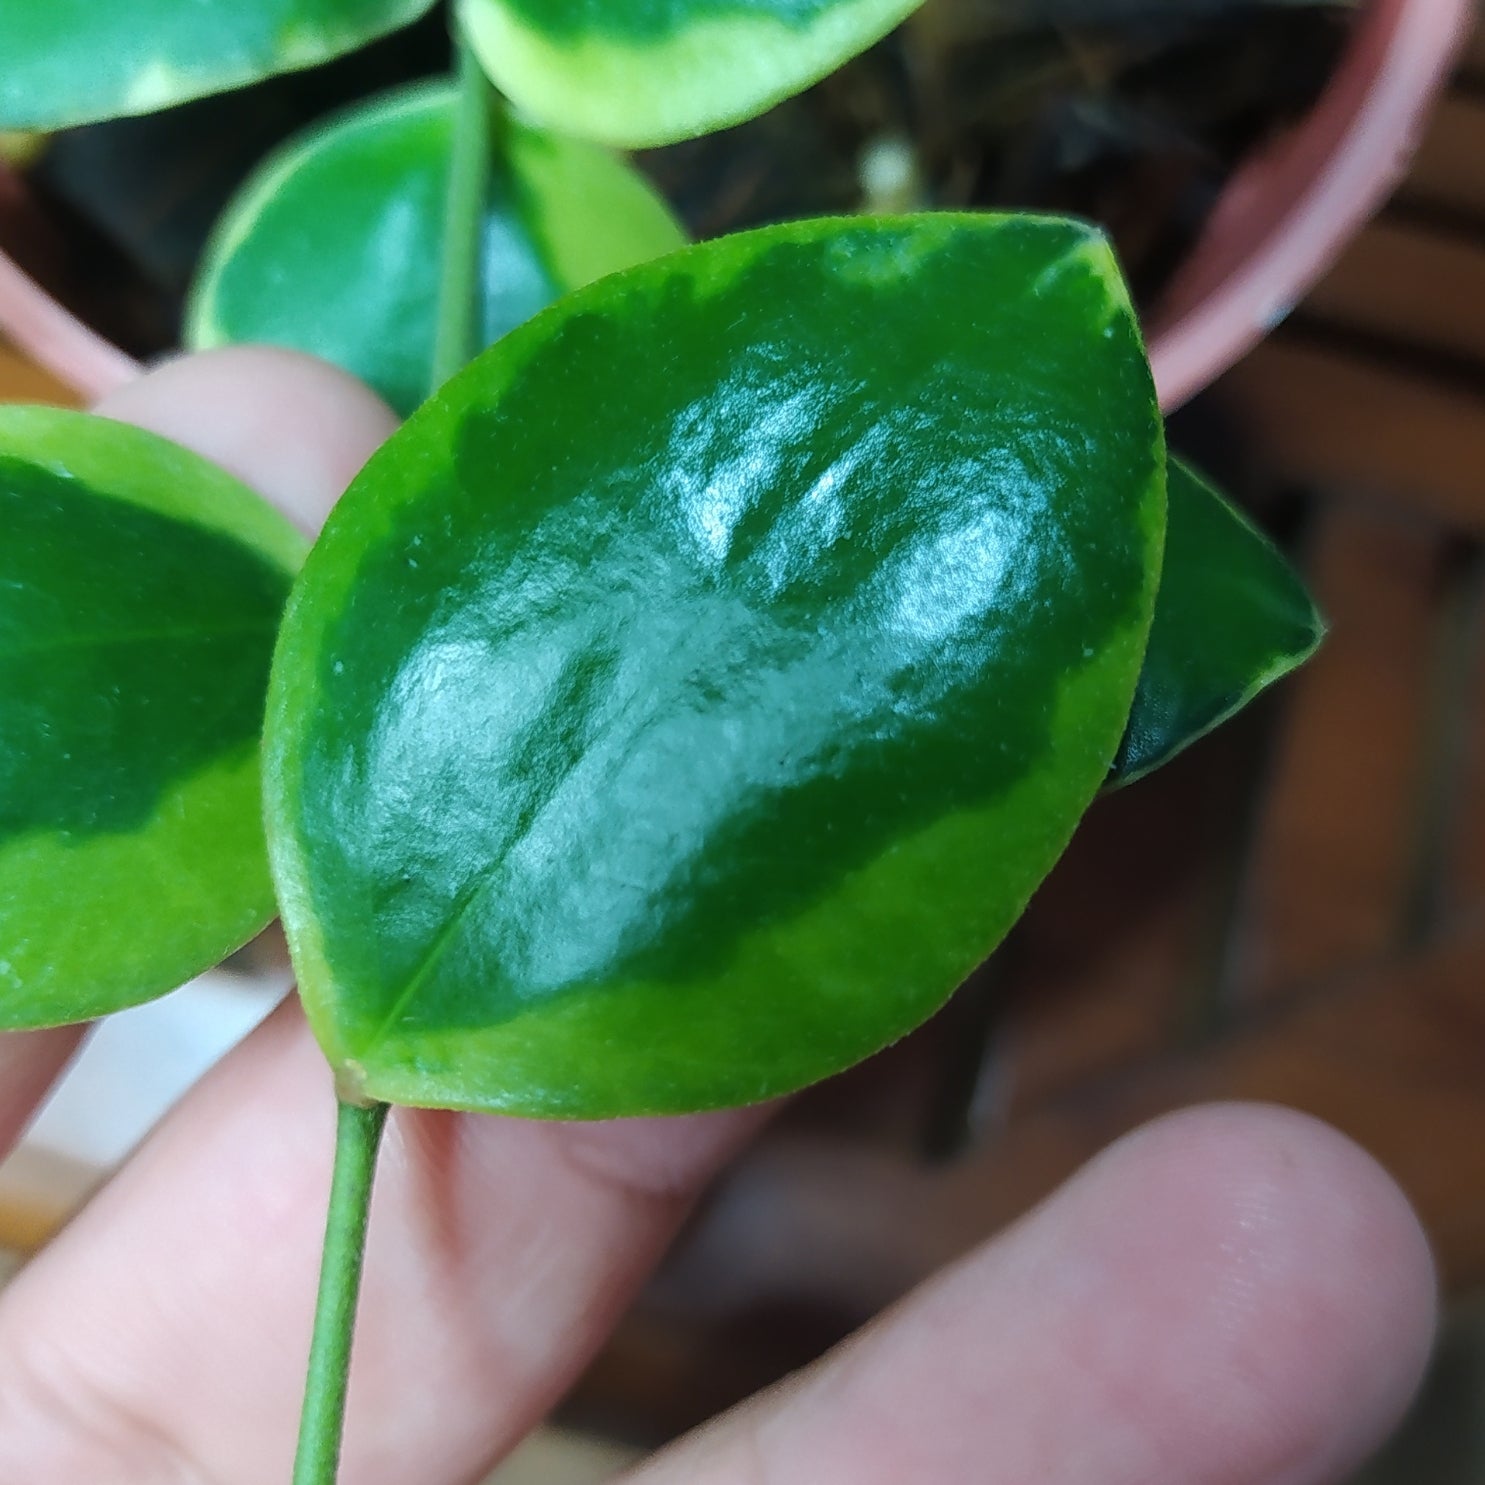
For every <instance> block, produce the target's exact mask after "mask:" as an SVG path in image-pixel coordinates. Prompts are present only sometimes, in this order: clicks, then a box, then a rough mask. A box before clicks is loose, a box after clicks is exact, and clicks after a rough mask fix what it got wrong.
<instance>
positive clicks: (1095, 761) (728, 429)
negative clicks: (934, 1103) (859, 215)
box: [265, 213, 1164, 1117]
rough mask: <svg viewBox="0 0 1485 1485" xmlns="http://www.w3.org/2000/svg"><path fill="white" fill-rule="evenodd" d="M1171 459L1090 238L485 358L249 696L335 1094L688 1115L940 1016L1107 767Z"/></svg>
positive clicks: (313, 559) (835, 283)
mask: <svg viewBox="0 0 1485 1485" xmlns="http://www.w3.org/2000/svg"><path fill="white" fill-rule="evenodd" d="M1163 463H1164V460H1163V441H1162V430H1161V425H1160V419H1159V416H1158V413H1157V411H1156V407H1155V401H1154V392H1153V387H1152V384H1151V381H1150V375H1149V369H1148V367H1147V366H1146V364H1145V361H1144V356H1143V352H1142V349H1141V345H1140V340H1139V334H1138V331H1137V329H1136V327H1135V322H1134V318H1133V314H1132V311H1131V309H1130V305H1129V300H1128V296H1127V293H1126V290H1125V288H1124V285H1123V283H1122V282H1121V280H1120V278H1119V275H1118V271H1117V269H1116V267H1115V264H1114V260H1113V257H1112V254H1111V252H1110V250H1109V248H1108V245H1107V243H1106V242H1105V241H1104V240H1103V238H1102V237H1101V236H1099V235H1098V234H1097V233H1096V232H1094V231H1093V230H1092V229H1090V228H1087V227H1084V226H1082V225H1079V224H1076V223H1071V222H1066V221H1059V220H1052V219H1036V218H1011V217H994V216H988V215H986V216H981V215H957V214H948V213H945V214H931V215H926V216H921V217H905V218H898V219H891V218H882V219H876V220H866V219H856V220H835V221H813V222H801V223H795V224H792V225H788V226H783V227H774V228H768V229H765V230H763V231H759V232H753V233H748V234H745V235H741V236H737V237H731V238H723V239H720V240H718V241H715V242H710V243H706V244H703V245H701V246H698V247H694V248H690V249H687V250H685V251H683V252H680V253H676V254H673V255H671V256H670V257H668V258H665V259H662V260H660V261H659V262H656V263H651V264H646V265H643V266H641V267H638V268H634V269H631V270H629V271H628V272H626V273H622V274H617V275H614V276H612V277H610V278H607V279H603V280H601V281H600V282H598V283H596V284H593V285H590V286H589V287H588V288H586V289H582V290H579V291H578V292H577V293H575V294H572V295H570V296H568V297H567V298H565V299H563V300H561V301H559V302H558V303H557V304H556V305H554V306H553V307H552V308H550V309H548V310H546V311H544V312H543V313H542V314H540V315H538V316H537V317H536V318H535V319H534V320H531V321H529V322H528V323H527V324H525V325H523V326H522V327H521V328H519V329H517V330H515V331H513V332H512V333H511V334H510V335H508V336H507V337H506V338H505V339H504V340H502V341H501V342H500V343H499V344H498V345H497V346H495V347H494V348H493V349H491V350H489V351H487V352H486V353H485V354H484V355H483V356H481V357H480V358H478V359H477V360H476V361H475V362H473V363H472V365H471V366H470V367H469V368H468V369H467V370H466V371H465V372H463V373H461V374H460V375H459V376H457V377H455V378H454V380H453V381H452V382H450V383H449V384H448V385H447V386H446V387H445V388H444V389H443V390H442V391H441V392H440V393H439V394H438V395H437V396H436V397H435V398H433V399H432V400H431V401H430V402H428V403H427V404H425V405H424V406H423V407H422V408H421V409H420V410H419V411H418V412H417V413H415V414H414V415H413V417H412V419H411V420H410V421H409V422H408V423H407V425H406V426H405V427H404V428H403V429H402V430H401V431H400V432H399V433H397V434H396V435H394V437H393V438H392V439H391V440H390V441H389V442H388V443H387V444H386V445H385V446H384V447H383V448H382V449H381V450H380V451H379V452H378V453H377V454H376V455H375V456H374V457H373V458H372V460H371V462H370V463H369V464H368V465H367V467H366V469H365V470H364V471H363V473H362V474H361V475H360V476H359V477H358V479H357V480H356V481H355V482H354V484H353V485H352V487H351V489H350V492H349V493H348V494H347V495H346V496H345V498H344V499H343V500H342V501H341V503H340V504H339V506H338V507H337V508H336V510H335V512H334V513H333V514H332V516H331V518H330V522H329V525H328V526H327V528H326V530H325V533H324V536H323V537H322V538H321V540H320V542H319V543H318V544H317V545H316V547H315V550H314V552H313V553H312V554H311V556H310V558H309V561H308V563H307V564H306V567H305V570H304V573H303V575H302V577H301V580H300V582H299V583H298V584H297V585H296V588H295V592H294V595H293V597H292V598H291V600H290V604H289V609H288V612H287V614H286V616H285V623H284V630H283V633H282V637H281V640H280V646H279V650H278V654H277V657H276V659H275V663H274V676H273V681H272V684H271V687H270V699H269V712H268V724H267V733H266V753H265V795H266V801H267V814H268V821H269V841H270V853H271V856H272V859H273V863H274V876H275V881H276V883H277V885H278V888H279V899H280V903H281V906H282V908H283V913H284V918H285V923H286V926H287V928H288V931H289V935H290V941H291V944H292V947H293V952H294V956H295V963H296V966H297V969H298V973H299V977H300V988H301V993H302V996H303V999H304V1003H305V1006H306V1008H307V1010H308V1013H309V1016H310V1019H311V1022H312V1024H313V1026H314V1028H315V1031H316V1033H317V1035H318V1037H319V1039H320V1041H321V1044H322V1046H323V1047H324V1048H325V1051H326V1053H327V1055H328V1057H329V1059H330V1061H331V1063H332V1065H333V1066H334V1067H335V1068H336V1069H337V1071H338V1073H339V1075H340V1077H341V1079H342V1082H343V1085H344V1086H346V1087H348V1088H350V1089H353V1090H359V1091H360V1092H361V1093H362V1094H364V1095H367V1096H370V1097H375V1098H378V1099H384V1100H390V1101H395V1102H406V1103H414V1104H429V1105H443V1106H452V1107H460V1108H480V1109H499V1110H505V1111H508V1112H514V1113H522V1114H537V1115H551V1116H573V1117H579V1116H581V1117H597V1116H603V1115H618V1114H634V1113H641V1112H676V1111H680V1110H685V1109H692V1108H700V1107H708V1106H716V1105H724V1104H730V1103H738V1102H745V1101H748V1100H753V1099H761V1098H766V1097H768V1096H770V1095H772V1094H776V1093H780V1092H782V1091H784V1090H786V1089H790V1088H795V1087H798V1086H800V1085H802V1084H804V1083H806V1082H809V1081H810V1080H812V1079H815V1078H819V1077H822V1076H824V1075H825V1074H826V1073H829V1072H831V1071H834V1070H835V1069H837V1068H840V1067H842V1066H844V1065H846V1064H848V1063H850V1062H852V1061H854V1060H855V1059H858V1058H860V1057H862V1056H864V1055H866V1054H867V1053H869V1052H871V1051H872V1050H874V1049H875V1048H877V1047H880V1046H881V1045H883V1044H884V1043H885V1042H887V1041H890V1040H891V1039H892V1038H894V1037H896V1036H898V1035H900V1034H901V1033H902V1032H904V1031H906V1030H907V1029H908V1028H909V1027H911V1026H913V1025H914V1024H916V1023H917V1022H918V1021H920V1020H922V1019H923V1018H924V1017H925V1016H927V1015H928V1014H929V1013H930V1012H931V1011H932V1010H933V1009H934V1008H935V1007H936V1006H937V1005H939V1004H940V1003H941V1002H942V1001H943V1000H944V999H945V997H946V996H947V995H948V994H949V993H950V991H951V990H952V989H953V988H954V986H955V985H956V984H957V983H958V982H959V980H960V979H961V978H962V977H963V975H964V974H965V973H966V972H967V971H968V970H969V969H970V968H971V967H972V966H973V965H974V964H975V963H977V962H978V961H979V959H980V958H981V957H982V956H983V955H984V954H986V953H987V952H988V951H989V950H990V949H991V948H992V947H993V945H994V944H995V943H996V941H997V940H998V939H999V938H1000V937H1001V935H1002V934H1003V933H1004V932H1005V930H1006V929H1007V927H1008V926H1009V925H1010V923H1011V922H1012V921H1013V920H1014V919H1015V917H1016V916H1017V914H1018V913H1019V912H1020V911H1021V909H1022V907H1023V906H1024V904H1025V902H1026V900H1027V897H1028V896H1029V894H1030V893H1031V891H1032V889H1033V888H1034V887H1035V885H1036V883H1037V882H1038V881H1039V880H1040V878H1041V877H1042V875H1043V874H1044V873H1045V872H1046V871H1047V869H1048V868H1049V867H1050V866H1051V864H1052V862H1053V861H1054V860H1055V859H1056V857H1057V856H1058V854H1059V853H1060V852H1061V850H1062V848H1063V846H1064V845H1065V844H1066V842H1067V839H1068V837H1069V835H1070V833H1071V831H1072V829H1073V827H1074V825H1075V824H1076V822H1077V820H1078V818H1079V816H1080V815H1081V814H1082V812H1083V810H1084V808H1085V807H1086V806H1087V804H1088V802H1089V801H1090V800H1091V799H1092V797H1093V795H1094V794H1095V792H1096V791H1097V789H1098V786H1099V784H1100V783H1101V781H1102V779H1103V777H1104V775H1105V773H1106V772H1107V769H1108V765H1109V762H1110V760H1111V759H1112V758H1113V756H1114V750H1115V748H1116V747H1117V746H1118V741H1119V737H1120V734H1121V732H1122V730H1123V726H1124V721H1125V718H1126V717H1127V716H1128V712H1129V705H1130V700H1131V697H1132V696H1133V693H1134V684H1135V678H1136V674H1137V672H1138V669H1139V664H1140V659H1141V657H1142V655H1143V653H1144V648H1145V642H1146V637H1147V632H1148V627H1149V623H1150V617H1151V612H1152V609H1153V605H1154V595H1155V587H1156V583H1157V579H1158V565H1159V552H1160V544H1161V537H1162V530H1163V525H1164V477H1163Z"/></svg>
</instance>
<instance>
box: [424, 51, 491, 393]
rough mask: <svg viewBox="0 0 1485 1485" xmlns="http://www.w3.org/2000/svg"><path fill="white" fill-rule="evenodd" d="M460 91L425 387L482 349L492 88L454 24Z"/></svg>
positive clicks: (447, 375) (443, 379) (431, 387)
mask: <svg viewBox="0 0 1485 1485" xmlns="http://www.w3.org/2000/svg"><path fill="white" fill-rule="evenodd" d="M454 35H455V44H456V47H457V52H458V64H457V69H456V71H457V77H458V84H459V89H458V96H457V97H456V99H455V105H454V138H453V144H452V147H451V149H450V151H449V191H448V196H447V197H446V198H445V201H444V218H443V263H442V271H441V273H440V275H439V287H438V321H437V325H436V327H435V332H434V338H433V364H432V370H431V373H430V380H429V391H430V392H431V391H436V390H437V389H438V388H439V387H441V386H442V385H443V384H444V382H446V381H447V380H448V379H449V378H450V377H451V376H452V375H453V374H454V373H455V372H456V371H458V370H459V369H460V368H461V367H463V366H464V364H465V363H466V362H468V361H469V360H470V359H471V358H472V357H473V356H474V354H475V352H476V351H477V350H479V349H480V346H479V325H478V323H477V322H478V316H479V306H480V302H481V295H480V256H481V248H482V239H483V237H484V224H485V207H486V204H487V199H488V195H489V189H490V162H491V158H492V155H493V152H494V130H495V121H496V114H495V109H496V98H495V90H494V89H493V88H492V87H491V86H490V82H489V79H488V78H486V76H485V74H484V70H483V69H482V68H481V66H480V64H479V62H478V60H477V59H476V57H475V55H474V52H473V50H472V49H471V47H470V45H469V42H468V41H467V40H466V38H465V36H464V32H463V29H462V27H459V26H457V25H456V28H455V33H454Z"/></svg>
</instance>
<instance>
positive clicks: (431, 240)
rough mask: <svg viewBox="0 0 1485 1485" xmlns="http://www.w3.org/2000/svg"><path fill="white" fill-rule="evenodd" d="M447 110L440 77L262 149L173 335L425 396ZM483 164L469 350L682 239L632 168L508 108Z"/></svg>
mask: <svg viewBox="0 0 1485 1485" xmlns="http://www.w3.org/2000/svg"><path fill="white" fill-rule="evenodd" d="M453 107H454V95H453V92H452V90H451V89H450V88H449V87H447V86H446V85H442V84H439V85H434V86H421V87H417V88H411V89H402V90H399V91H398V92H396V93H393V94H389V95H387V96H385V97H382V98H378V99H375V100H373V101H372V102H370V103H367V104H364V105H362V106H360V107H358V108H356V109H355V110H353V111H351V112H349V113H346V114H344V115H342V116H341V117H340V118H339V119H337V120H335V121H334V122H332V123H330V124H328V125H325V126H323V127H321V128H319V129H315V130H312V131H310V132H309V133H307V134H306V135H304V136H302V137H300V138H299V139H296V140H294V141H292V142H290V143H289V144H288V145H287V146H285V148H284V149H283V150H281V151H280V152H279V153H278V154H277V155H276V156H274V157H273V158H271V159H270V160H268V161H267V162H266V163H265V164H264V165H263V166H262V168H261V169H260V170H259V171H258V172H257V173H256V175H254V177H253V178H252V179H251V180H250V181H249V182H248V183H247V184H246V186H244V188H243V190H242V192H241V193H240V195H239V196H238V197H237V199H236V201H235V202H234V203H233V204H232V206H231V207H230V208H229V209H228V211H227V212H226V214H225V215H224V217H223V218H222V221H221V223H220V224H219V225H218V227H217V230H216V233H215V235H214V238H213V241H212V243H211V245H210V247H209V248H208V250H207V254H206V258H205V260H204V262H203V265H202V269H201V273H200V276H199V277H198V280H197V284H196V287H195V290H194V293H193V295H192V300H191V305H190V309H189V313H188V317H187V339H188V341H189V343H190V344H191V345H193V346H195V347H197V348H205V347H208V346H215V345H224V344H228V343H230V342H233V341H265V342H268V343H270V344H274V345H286V346H289V347H291V348H292V349H295V350H302V351H308V352H310V353H311V354H313V355H317V356H322V357H324V358H325V359H326V360H329V361H334V362H336V363H337V364H338V365H340V366H343V367H345V369H346V370H347V371H351V372H353V373H355V375H357V376H359V377H360V378H361V379H362V380H363V381H366V382H369V383H370V384H371V386H373V387H375V388H376V390H377V391H378V392H380V393H381V394H382V396H384V397H385V398H386V399H387V400H388V401H389V402H390V403H391V404H392V405H393V407H395V408H397V410H398V411H399V412H403V413H406V412H410V411H411V410H412V409H413V408H414V407H415V406H416V405H417V404H418V403H419V402H421V401H422V400H423V398H424V397H426V396H427V395H428V391H429V368H430V365H431V362H432V354H433V333H434V328H433V327H434V320H435V314H436V308H437V302H438V279H439V269H440V263H441V261H442V243H443V213H444V197H445V194H446V192H447V189H448V174H449V150H450V145H451V140H452V132H453ZM495 165H496V169H495V178H494V180H493V181H492V183H491V191H490V204H489V211H488V214H487V216H486V219H485V228H484V253H483V261H482V278H483V291H484V293H483V324H482V333H483V337H484V339H483V342H482V343H483V344H486V345H488V344H490V343H491V342H493V341H495V340H497V339H499V337H500V336H502V335H504V334H505V333H506V331H508V330H510V329H512V328H513V327H514V326H516V325H518V324H520V323H521V322H522V321H523V320H526V319H529V318H530V317H531V316H532V315H533V314H535V313H536V311H537V310H539V309H542V308H544V307H545V306H546V305H548V304H550V303H551V302H552V300H554V299H556V298H557V297H558V296H559V295H561V294H565V293H567V292H568V291H569V290H571V289H575V288H579V287H581V286H582V285H583V284H586V283H589V282H591V281H592V280H593V279H595V278H599V277H601V276H602V275H604V274H606V273H612V272H614V271H616V270H617V269H620V268H627V267H629V266H630V265H631V264H634V263H640V262H643V261H645V260H646V259H648V258H654V257H659V256H660V255H661V254H663V253H668V252H671V251H672V250H674V249H675V248H678V247H680V246H682V245H683V243H684V241H685V237H684V234H683V233H682V231H681V228H680V226H679V225H678V223H677V222H676V221H675V219H674V217H672V216H671V214H670V212H669V210H668V209H667V207H666V206H665V204H664V203H663V202H662V201H661V200H660V198H659V197H658V196H656V194H655V193H654V191H653V190H651V188H650V187H649V185H648V184H647V183H646V182H645V181H644V179H643V178H642V177H641V176H640V175H639V174H638V173H637V172H636V171H635V170H633V169H632V168H631V167H630V166H629V165H627V164H625V163H624V162H623V161H621V160H619V159H617V158H615V157H614V156H613V155H611V154H609V153H608V152H607V151H606V150H604V149H602V148H600V147H599V146H597V145H592V144H587V143H585V142H583V141H580V140H571V139H564V138H562V137H560V136H558V135H555V134H551V133H548V132H547V131H546V130H543V129H537V128H533V127H532V126H530V125H527V124H523V123H521V122H519V121H518V120H514V119H509V120H506V121H504V123H503V125H502V127H501V129H500V136H499V141H498V144H497V148H496V152H495Z"/></svg>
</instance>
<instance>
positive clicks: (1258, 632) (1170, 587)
mask: <svg viewBox="0 0 1485 1485" xmlns="http://www.w3.org/2000/svg"><path fill="white" fill-rule="evenodd" d="M1167 490H1168V494H1169V524H1168V525H1167V528H1166V537H1165V560H1164V567H1163V571H1162V574H1161V580H1160V594H1159V597H1158V598H1157V599H1156V602H1155V622H1154V624H1153V625H1152V626H1151V629H1150V647H1149V649H1148V651H1147V652H1146V654H1145V663H1144V667H1143V668H1142V669H1141V671H1140V679H1139V685H1138V686H1137V687H1136V688H1135V693H1134V707H1133V709H1132V710H1131V712H1130V716H1129V726H1128V728H1127V729H1126V731H1125V734H1124V740H1123V741H1122V742H1121V743H1120V745H1119V756H1118V757H1117V758H1116V759H1115V760H1114V768H1113V771H1112V773H1111V775H1110V780H1109V782H1110V783H1111V784H1116V785H1117V784H1123V783H1128V782H1130V781H1131V780H1133V779H1137V778H1139V777H1141V776H1142V775H1144V774H1147V773H1149V772H1150V771H1151V770H1152V769H1155V768H1158V767H1160V765H1161V764H1162V763H1165V762H1167V761H1169V760H1170V759H1171V758H1173V757H1174V756H1175V755H1176V754H1177V753H1179V752H1180V751H1181V750H1182V749H1183V748H1184V747H1186V746H1187V745H1188V744H1189V743H1192V742H1195V741H1196V739H1197V738H1199V737H1202V736H1204V735H1205V734H1206V733H1208V732H1210V731H1211V730H1212V728H1214V727H1216V726H1217V725H1218V724H1219V723H1221V722H1225V721H1226V720H1227V718H1228V717H1230V716H1232V715H1233V713H1235V712H1238V711H1240V710H1241V709H1242V708H1243V707H1245V706H1246V705H1247V704H1248V703H1249V702H1250V701H1252V699H1253V698H1254V697H1255V696H1256V695H1257V694H1258V693H1259V692H1260V691H1262V690H1263V689H1264V687H1266V686H1269V685H1272V684H1273V682H1274V681H1276V680H1278V679H1279V678H1280V677H1282V676H1284V675H1287V674H1288V673H1289V672H1290V671H1291V670H1293V669H1294V668H1295V667H1296V666H1297V665H1300V664H1302V663H1303V662H1304V661H1305V660H1306V659H1307V658H1308V657H1309V656H1310V655H1311V654H1313V653H1314V651H1315V647H1316V646H1317V645H1318V644H1319V643H1320V640H1321V638H1322V637H1323V635H1324V633H1325V625H1324V623H1323V622H1322V620H1321V618H1320V615H1319V613H1318V612H1316V609H1315V605H1314V601H1313V600H1312V599H1311V598H1310V595H1309V593H1308V592H1307V591H1306V590H1305V586H1304V584H1303V583H1302V582H1301V581H1300V578H1299V575H1298V574H1297V573H1296V572H1295V571H1294V569H1293V568H1292V567H1291V566H1290V565H1289V562H1288V561H1287V560H1286V559H1285V557H1284V555H1283V553H1281V552H1280V551H1279V550H1278V549H1277V548H1276V547H1275V546H1274V544H1273V543H1272V542H1271V541H1269V539H1268V538H1267V537H1266V536H1264V535H1263V533H1262V532H1260V531H1258V530H1257V529H1256V528H1255V527H1254V526H1253V525H1252V524H1251V523H1250V522H1249V521H1248V520H1247V519H1246V517H1244V516H1243V515H1241V514H1240V513H1239V512H1238V511H1237V510H1235V509H1234V508H1233V507H1232V506H1231V505H1230V504H1228V502H1227V501H1226V500H1224V499H1223V498H1222V496H1221V495H1219V494H1218V493H1217V491H1216V490H1214V489H1213V488H1212V487H1211V485H1209V484H1208V483H1207V482H1206V481H1205V480H1204V479H1202V478H1201V476H1200V475H1198V474H1196V472H1195V471H1194V470H1192V469H1191V468H1190V466H1189V465H1186V464H1183V463H1181V461H1180V460H1179V459H1172V460H1171V461H1170V463H1169V467H1168V483H1167Z"/></svg>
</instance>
